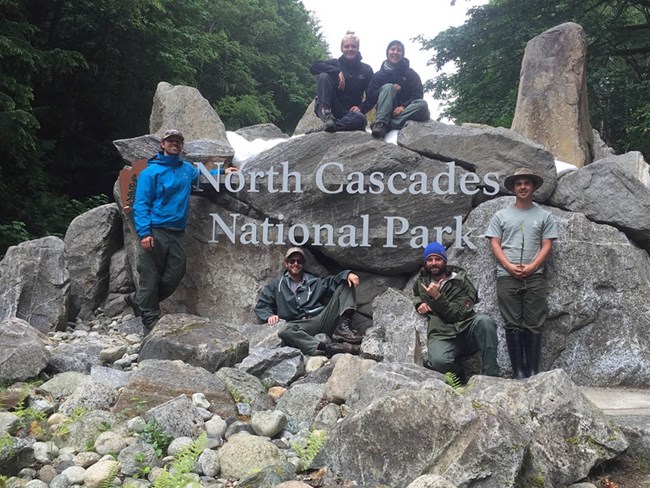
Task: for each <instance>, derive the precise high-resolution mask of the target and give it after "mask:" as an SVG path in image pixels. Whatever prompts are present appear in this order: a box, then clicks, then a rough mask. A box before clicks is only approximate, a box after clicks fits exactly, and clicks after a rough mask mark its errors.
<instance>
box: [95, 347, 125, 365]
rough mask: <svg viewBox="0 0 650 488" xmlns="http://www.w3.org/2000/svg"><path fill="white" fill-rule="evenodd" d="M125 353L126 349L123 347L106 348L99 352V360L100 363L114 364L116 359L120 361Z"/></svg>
mask: <svg viewBox="0 0 650 488" xmlns="http://www.w3.org/2000/svg"><path fill="white" fill-rule="evenodd" d="M126 351H127V347H126V346H124V345H122V346H112V347H107V348H106V349H102V350H101V351H99V360H100V361H101V362H102V363H114V362H115V361H117V360H118V359H121V358H122V356H124V354H126Z"/></svg>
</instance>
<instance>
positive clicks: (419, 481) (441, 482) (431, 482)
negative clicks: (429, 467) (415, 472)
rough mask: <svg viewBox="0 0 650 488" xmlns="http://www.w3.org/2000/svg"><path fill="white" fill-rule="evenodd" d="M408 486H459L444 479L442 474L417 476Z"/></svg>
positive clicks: (443, 487)
mask: <svg viewBox="0 0 650 488" xmlns="http://www.w3.org/2000/svg"><path fill="white" fill-rule="evenodd" d="M406 488H457V487H456V485H452V484H451V483H450V482H449V481H447V480H446V479H444V478H443V477H442V476H438V475H437V474H425V475H424V476H420V477H419V478H416V479H415V480H414V481H413V482H412V483H410V484H409V485H408V486H407V487H406Z"/></svg>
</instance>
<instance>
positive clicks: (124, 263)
mask: <svg viewBox="0 0 650 488" xmlns="http://www.w3.org/2000/svg"><path fill="white" fill-rule="evenodd" d="M108 270H109V272H108V277H109V279H108V292H109V293H130V292H132V291H133V290H134V289H135V286H134V284H133V277H132V276H131V268H130V267H129V261H128V256H127V254H126V249H124V248H122V249H119V250H117V251H116V252H114V253H113V255H112V256H111V262H110V265H109V268H108Z"/></svg>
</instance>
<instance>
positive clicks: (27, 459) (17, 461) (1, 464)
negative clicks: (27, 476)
mask: <svg viewBox="0 0 650 488" xmlns="http://www.w3.org/2000/svg"><path fill="white" fill-rule="evenodd" d="M3 444H4V447H3V448H2V449H0V475H3V476H14V475H15V474H16V473H18V472H19V471H20V470H21V469H23V468H24V467H27V466H31V465H32V464H33V463H34V461H35V459H34V449H33V447H32V446H33V445H34V439H30V438H24V439H23V438H17V437H11V436H10V437H8V438H6V439H5V440H4V441H3Z"/></svg>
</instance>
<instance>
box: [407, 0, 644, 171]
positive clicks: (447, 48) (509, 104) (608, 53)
mask: <svg viewBox="0 0 650 488" xmlns="http://www.w3.org/2000/svg"><path fill="white" fill-rule="evenodd" d="M569 21H572V22H577V23H578V24H580V25H582V26H583V28H584V29H585V33H586V35H587V42H588V64H587V86H588V91H589V103H590V116H591V124H592V126H593V127H594V128H596V129H598V130H599V131H600V133H601V136H602V138H603V140H605V141H606V142H607V143H608V144H609V145H610V146H612V147H614V148H615V149H616V150H617V151H619V152H624V151H628V150H640V151H642V152H643V153H644V154H645V155H646V158H647V157H648V156H650V140H649V138H648V137H647V136H648V134H649V133H650V90H649V89H648V88H650V2H648V0H563V1H560V2H553V1H550V0H541V1H538V2H527V1H525V0H491V2H490V3H489V4H487V5H484V6H481V7H478V8H475V9H472V10H470V12H469V19H468V20H467V21H466V22H465V24H464V25H462V26H460V27H453V28H450V29H447V30H446V31H444V32H442V33H440V34H439V35H438V36H436V37H435V38H434V39H425V38H423V37H420V41H421V42H422V45H423V48H424V49H429V50H433V51H434V54H433V57H432V59H431V62H432V63H433V64H434V65H435V66H436V68H437V69H438V70H441V69H442V68H443V67H444V66H445V65H447V64H448V63H451V64H453V65H454V66H455V67H456V68H457V70H456V71H455V72H454V73H451V74H449V73H442V74H440V75H439V76H437V77H436V78H435V79H433V80H428V81H427V82H426V88H427V90H429V91H433V92H434V96H436V97H437V98H440V99H442V100H444V101H445V103H446V107H445V110H444V111H443V113H442V115H443V116H445V117H449V118H451V119H452V120H454V121H456V122H458V123H462V122H480V123H485V124H490V125H494V126H504V127H510V124H511V122H512V117H513V116H514V110H515V105H516V101H517V86H518V83H519V71H520V67H521V60H522V58H523V53H524V49H525V47H526V43H527V42H528V41H529V40H530V39H531V38H533V37H535V36H537V35H539V34H541V33H542V32H543V31H545V30H547V29H550V28H552V27H554V26H556V25H559V24H561V23H563V22H569Z"/></svg>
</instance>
